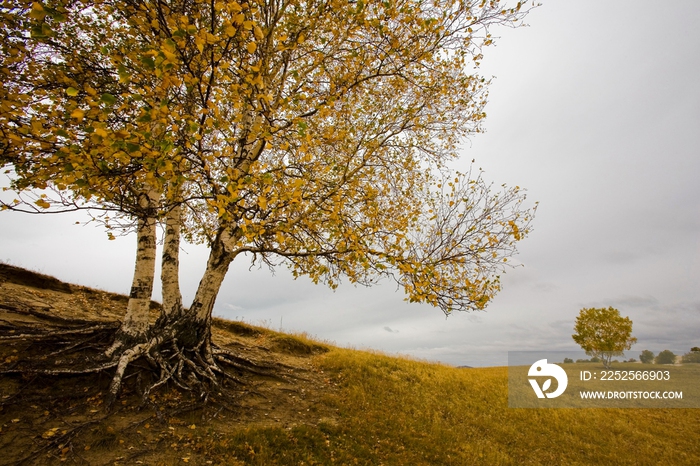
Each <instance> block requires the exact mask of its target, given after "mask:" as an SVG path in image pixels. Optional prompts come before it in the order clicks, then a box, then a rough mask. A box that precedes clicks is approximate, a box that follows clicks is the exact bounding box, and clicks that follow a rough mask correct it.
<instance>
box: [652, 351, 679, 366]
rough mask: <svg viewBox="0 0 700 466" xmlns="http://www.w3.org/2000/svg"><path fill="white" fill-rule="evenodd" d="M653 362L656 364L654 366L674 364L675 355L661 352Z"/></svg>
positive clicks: (670, 352) (669, 352) (671, 352)
mask: <svg viewBox="0 0 700 466" xmlns="http://www.w3.org/2000/svg"><path fill="white" fill-rule="evenodd" d="M654 362H656V364H674V363H675V362H676V355H675V354H673V351H671V350H663V351H662V352H660V353H659V355H658V356H656V359H655V360H654Z"/></svg>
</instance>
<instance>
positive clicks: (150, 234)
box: [106, 192, 156, 356]
mask: <svg viewBox="0 0 700 466" xmlns="http://www.w3.org/2000/svg"><path fill="white" fill-rule="evenodd" d="M155 200H156V193H155V192H149V193H144V194H142V195H141V198H140V199H139V205H140V206H141V209H142V215H141V217H140V218H139V219H138V226H137V230H136V242H137V249H136V265H135V267H134V278H133V281H132V283H131V293H129V303H128V304H127V308H126V315H125V316H124V320H123V321H122V325H121V328H120V329H119V331H118V333H117V338H116V339H115V341H114V344H113V345H112V346H111V347H110V348H109V349H108V350H107V351H106V354H107V356H111V355H112V354H113V353H114V352H115V351H116V350H117V349H119V348H120V347H121V346H122V344H123V343H124V341H125V340H141V339H143V338H144V337H145V336H146V332H147V331H148V326H149V314H150V312H149V311H150V305H151V295H152V294H153V281H154V278H155V273H156V218H155V215H153V214H152V212H153V210H154V209H153V207H154V204H155Z"/></svg>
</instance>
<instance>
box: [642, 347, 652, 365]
mask: <svg viewBox="0 0 700 466" xmlns="http://www.w3.org/2000/svg"><path fill="white" fill-rule="evenodd" d="M639 360H640V361H642V364H652V363H653V362H654V353H653V352H652V351H649V350H648V349H645V350H644V351H642V353H641V354H640V355H639Z"/></svg>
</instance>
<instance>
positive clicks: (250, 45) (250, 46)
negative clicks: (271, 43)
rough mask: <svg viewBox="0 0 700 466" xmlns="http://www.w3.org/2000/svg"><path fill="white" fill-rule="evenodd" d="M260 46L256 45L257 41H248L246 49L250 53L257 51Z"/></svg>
mask: <svg viewBox="0 0 700 466" xmlns="http://www.w3.org/2000/svg"><path fill="white" fill-rule="evenodd" d="M257 48H258V46H257V45H255V42H248V45H247V46H246V49H247V50H248V53H255V50H256V49H257Z"/></svg>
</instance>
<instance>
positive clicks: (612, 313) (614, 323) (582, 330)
mask: <svg viewBox="0 0 700 466" xmlns="http://www.w3.org/2000/svg"><path fill="white" fill-rule="evenodd" d="M574 331H575V332H576V333H575V334H573V335H572V338H573V339H574V341H575V342H576V343H578V344H579V345H581V348H583V350H584V351H585V352H586V354H587V355H588V356H592V357H594V358H599V359H600V360H601V361H602V362H603V365H604V366H605V368H606V369H609V368H610V361H611V360H612V357H613V356H624V353H623V351H624V350H628V349H630V348H631V347H632V345H633V344H635V343H636V342H637V339H636V338H635V337H633V336H632V321H631V320H630V318H629V317H622V316H621V315H620V311H618V310H617V309H615V308H613V307H608V308H607V309H606V308H600V309H598V308H583V309H581V312H580V313H579V315H578V317H577V318H576V325H575V326H574Z"/></svg>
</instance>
